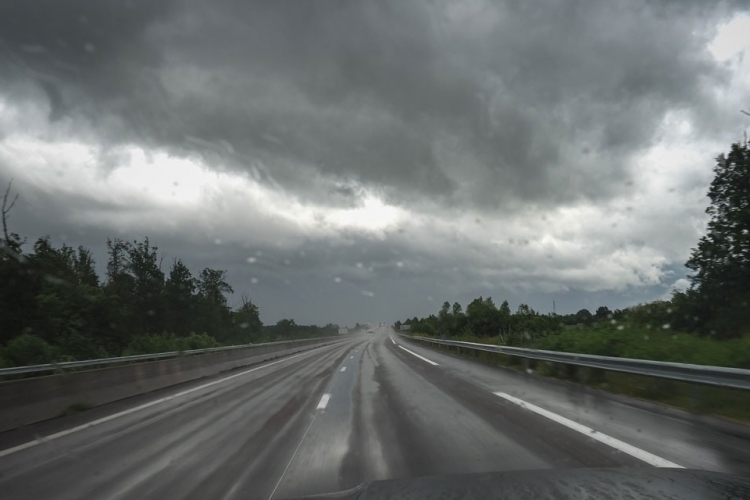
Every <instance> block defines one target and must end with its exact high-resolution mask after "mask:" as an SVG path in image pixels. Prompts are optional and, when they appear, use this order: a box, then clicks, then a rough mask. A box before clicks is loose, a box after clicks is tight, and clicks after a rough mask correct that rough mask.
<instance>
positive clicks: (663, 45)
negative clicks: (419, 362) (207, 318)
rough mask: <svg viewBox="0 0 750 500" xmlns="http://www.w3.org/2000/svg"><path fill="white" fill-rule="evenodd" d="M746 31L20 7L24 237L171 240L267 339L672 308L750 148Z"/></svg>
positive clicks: (576, 17)
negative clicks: (359, 327)
mask: <svg viewBox="0 0 750 500" xmlns="http://www.w3.org/2000/svg"><path fill="white" fill-rule="evenodd" d="M749 23H750V13H749V12H748V11H747V10H743V6H742V3H740V2H736V3H733V2H722V1H714V2H682V1H674V2H658V3H657V2H646V1H635V2H621V1H615V2H599V1H593V0H591V1H583V2H546V1H531V2H512V1H508V2H501V1H497V2H493V1H480V0H477V1H464V2H448V1H439V0H433V1H413V2H402V1H392V2H369V1H368V2H364V1H363V2H358V1H354V2H353V1H319V2H318V1H316V2H298V1H289V2H286V1H273V2H261V1H251V2H239V1H214V2H208V1H203V0H200V1H199V0H195V1H171V2H167V1H165V2H147V1H114V2H98V1H73V2H55V1H46V2H42V1H31V2H4V3H3V4H2V5H0V173H1V174H2V180H3V181H4V182H5V181H7V180H8V179H10V178H14V179H15V184H14V187H15V188H16V189H17V190H18V191H19V192H20V194H21V200H20V202H19V205H18V208H17V209H16V212H15V213H14V215H13V219H12V223H13V224H14V226H13V230H15V231H18V232H21V233H23V234H26V235H28V236H30V237H32V238H33V237H37V236H39V235H41V234H46V233H49V234H51V235H52V236H53V238H54V239H57V240H63V239H65V240H67V241H69V242H72V243H76V244H77V243H84V244H87V245H90V246H92V247H94V248H95V249H97V251H98V253H99V256H100V260H103V259H104V255H103V254H102V251H101V249H102V246H103V241H104V238H106V236H108V235H110V236H122V237H126V238H128V239H133V238H136V237H141V236H143V235H150V236H151V238H152V239H153V240H155V241H156V243H157V244H158V245H159V246H160V248H161V249H162V250H164V251H165V252H166V253H167V254H168V255H171V256H180V257H183V258H184V259H185V260H186V261H187V262H188V263H192V266H193V267H194V268H198V267H202V266H211V267H219V268H224V269H227V270H229V272H230V281H231V282H232V285H233V286H234V288H235V289H236V290H238V291H247V292H248V293H250V295H251V296H252V297H253V299H254V300H255V301H257V302H258V303H259V304H260V306H261V311H262V316H263V319H264V320H265V321H267V322H271V321H275V320H277V319H279V318H280V317H282V316H286V317H290V316H291V317H294V318H296V319H298V321H303V322H307V321H311V322H327V321H337V322H342V323H352V322H354V321H357V320H360V321H367V320H378V319H381V318H382V319H396V318H399V317H405V316H406V315H410V316H411V315H415V314H419V315H422V314H426V313H429V312H432V311H433V310H437V308H438V307H439V303H442V301H443V300H446V299H447V300H459V301H462V302H465V301H466V300H469V299H471V298H472V297H473V296H475V295H479V294H483V295H493V296H495V297H496V298H498V299H500V298H508V299H510V300H511V302H513V303H515V304H517V303H518V302H528V303H531V305H532V306H535V307H537V308H539V309H541V310H543V311H546V310H549V309H550V307H551V301H552V300H556V301H557V303H558V305H559V306H558V312H559V311H560V310H575V309H577V308H580V307H596V306H597V305H600V304H599V303H601V304H605V303H606V304H607V305H610V306H618V307H619V306H623V305H627V304H630V303H635V302H639V301H644V300H651V299H654V298H658V297H661V296H663V295H664V294H665V293H668V291H669V290H670V289H673V288H675V287H678V288H679V287H684V286H685V280H684V278H685V276H684V270H683V268H682V263H683V262H684V261H685V259H686V257H687V255H688V254H689V251H690V248H691V246H693V245H694V244H695V242H696V241H697V239H698V237H699V236H700V234H701V232H702V231H703V230H704V226H705V222H706V220H705V217H704V215H703V210H704V209H705V206H706V204H707V199H706V198H705V193H706V190H707V187H708V183H709V182H710V180H711V167H712V162H713V158H714V157H715V156H716V155H717V154H719V153H720V152H721V151H722V150H726V149H727V148H728V147H729V145H730V144H731V143H732V142H734V141H737V140H739V139H740V138H741V137H742V133H743V130H744V128H745V127H747V126H748V125H749V124H750V123H748V119H747V117H745V116H744V115H742V114H741V113H740V112H739V110H740V109H743V108H747V107H748V106H750V95H749V94H750V83H749V82H750V65H749V64H748V62H747V61H746V57H747V56H748V54H749V51H750V49H749V48H748V45H750V40H748V37H747V33H748V32H750V31H748V29H747V26H748V24H749ZM743 27H744V28H743ZM561 307H562V309H561Z"/></svg>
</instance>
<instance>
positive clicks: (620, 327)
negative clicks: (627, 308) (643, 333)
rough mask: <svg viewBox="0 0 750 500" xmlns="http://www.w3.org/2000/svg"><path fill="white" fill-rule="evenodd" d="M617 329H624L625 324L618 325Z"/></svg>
mask: <svg viewBox="0 0 750 500" xmlns="http://www.w3.org/2000/svg"><path fill="white" fill-rule="evenodd" d="M617 329H618V330H624V329H625V325H617Z"/></svg>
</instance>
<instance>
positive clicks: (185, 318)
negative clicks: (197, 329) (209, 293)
mask: <svg viewBox="0 0 750 500" xmlns="http://www.w3.org/2000/svg"><path fill="white" fill-rule="evenodd" d="M195 290H196V283H195V278H193V275H192V273H191V272H190V269H188V267H187V266H186V265H185V264H184V263H183V262H182V260H180V259H174V261H173V263H172V268H171V269H170V271H169V278H167V281H166V283H165V284H164V301H163V304H164V328H165V330H166V331H168V332H172V333H174V334H175V335H177V336H180V337H184V336H187V335H188V334H190V332H191V331H193V329H194V326H193V325H194V322H195V305H196V297H195Z"/></svg>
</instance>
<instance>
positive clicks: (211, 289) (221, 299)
mask: <svg viewBox="0 0 750 500" xmlns="http://www.w3.org/2000/svg"><path fill="white" fill-rule="evenodd" d="M226 273H227V272H226V271H223V270H219V269H210V268H206V269H204V270H203V271H201V273H200V275H199V276H198V281H197V283H196V284H197V289H198V320H197V322H196V323H197V325H199V328H200V329H199V331H202V332H207V333H209V334H210V335H212V336H213V337H215V338H216V339H217V340H219V341H220V342H225V341H227V340H228V338H229V337H231V326H232V325H231V315H230V311H229V307H227V298H226V297H225V296H224V294H225V293H234V290H232V287H231V286H230V285H229V283H227V282H226Z"/></svg>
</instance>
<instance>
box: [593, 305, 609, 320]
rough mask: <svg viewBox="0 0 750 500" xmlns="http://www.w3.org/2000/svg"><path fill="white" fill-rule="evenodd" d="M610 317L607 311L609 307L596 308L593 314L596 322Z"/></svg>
mask: <svg viewBox="0 0 750 500" xmlns="http://www.w3.org/2000/svg"><path fill="white" fill-rule="evenodd" d="M611 315H612V311H610V310H609V307H607V306H600V307H599V308H597V310H596V312H595V313H594V318H595V319H596V320H598V321H601V320H603V319H609V317H610V316H611Z"/></svg>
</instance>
